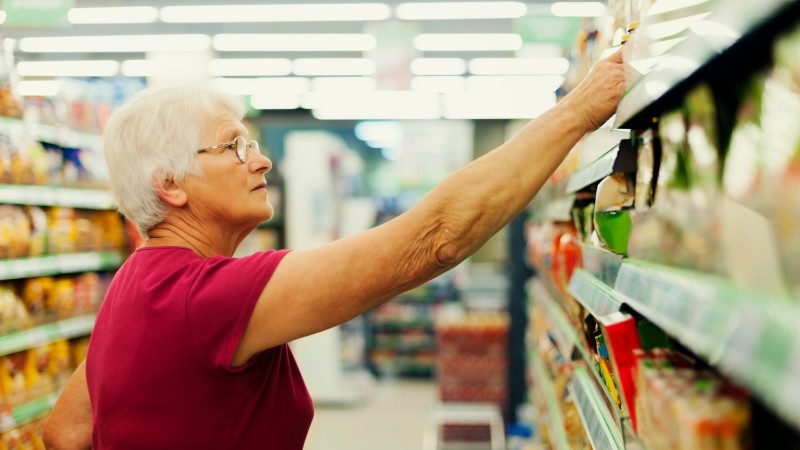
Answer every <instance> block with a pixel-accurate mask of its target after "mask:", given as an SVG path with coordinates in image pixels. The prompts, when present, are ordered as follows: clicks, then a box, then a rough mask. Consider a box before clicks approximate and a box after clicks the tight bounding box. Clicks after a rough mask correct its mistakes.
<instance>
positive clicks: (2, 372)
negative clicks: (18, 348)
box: [0, 352, 28, 406]
mask: <svg viewBox="0 0 800 450" xmlns="http://www.w3.org/2000/svg"><path fill="white" fill-rule="evenodd" d="M24 367H25V352H18V353H12V354H10V355H6V356H3V357H2V358H0V386H2V388H3V395H4V396H5V398H6V401H7V402H8V404H9V405H11V406H16V405H19V404H22V403H24V402H25V401H26V400H27V399H28V392H27V389H26V384H25V373H24V371H23V369H24Z"/></svg>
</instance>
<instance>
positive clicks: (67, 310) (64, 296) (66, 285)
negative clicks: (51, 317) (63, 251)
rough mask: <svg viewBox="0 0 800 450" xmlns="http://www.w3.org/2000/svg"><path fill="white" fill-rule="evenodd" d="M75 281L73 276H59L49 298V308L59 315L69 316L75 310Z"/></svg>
mask: <svg viewBox="0 0 800 450" xmlns="http://www.w3.org/2000/svg"><path fill="white" fill-rule="evenodd" d="M74 285H75V284H74V281H73V280H72V278H67V277H62V278H58V279H56V281H55V284H54V285H53V290H52V291H51V292H50V296H49V297H48V299H47V309H48V311H50V312H53V313H54V314H55V315H56V316H57V317H69V316H71V315H72V314H73V312H74V310H75V298H74V292H73V291H74Z"/></svg>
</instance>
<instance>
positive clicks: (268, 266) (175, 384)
mask: <svg viewBox="0 0 800 450" xmlns="http://www.w3.org/2000/svg"><path fill="white" fill-rule="evenodd" d="M285 254H286V251H268V252H262V253H256V254H255V255H252V256H248V257H245V258H227V257H212V258H208V259H204V258H202V257H201V256H199V255H198V254H196V253H195V252H193V251H192V250H189V249H186V248H182V247H145V248H140V249H139V250H136V251H135V252H134V253H133V255H131V257H130V258H128V260H127V261H126V262H125V264H124V265H123V266H122V267H121V268H120V270H119V271H118V272H117V274H116V276H115V277H114V280H113V281H112V283H111V288H110V289H109V291H108V294H107V295H106V299H105V301H104V302H103V305H102V307H101V308H100V312H99V313H98V315H97V323H96V324H95V328H94V331H93V333H92V338H91V342H90V344H89V354H88V356H87V360H86V376H87V380H88V384H89V396H90V398H91V402H92V414H93V418H94V424H93V431H92V446H93V448H94V449H95V450H123V449H170V450H174V449H193V450H199V449H213V450H220V449H237V450H245V449H259V450H261V449H274V450H301V449H302V448H303V443H304V441H305V438H306V435H307V433H308V428H309V427H310V426H311V419H312V417H313V415H314V408H313V405H312V403H311V397H310V396H309V394H308V390H307V389H306V386H305V383H304V382H303V378H302V376H301V375H300V371H299V369H298V368H297V364H296V363H295V360H294V357H293V356H292V352H291V351H290V350H289V346H288V345H286V344H283V345H279V346H277V347H274V348H271V349H269V350H266V351H264V352H262V353H261V354H260V355H258V356H257V357H255V358H253V359H252V360H251V361H249V362H248V363H247V364H245V365H244V366H242V367H238V368H236V369H232V368H231V367H230V361H231V358H232V357H233V353H234V351H235V350H236V347H237V346H238V344H239V341H240V340H241V337H242V335H243V334H244V330H245V327H246V326H247V322H248V321H249V319H250V315H251V314H252V311H253V308H254V307H255V304H256V301H257V300H258V297H259V295H260V294H261V292H262V291H263V289H264V286H266V284H267V282H268V281H269V279H270V277H271V276H272V274H273V272H274V271H275V268H276V267H277V265H278V263H279V262H280V261H281V259H282V258H283V256H284V255H285Z"/></svg>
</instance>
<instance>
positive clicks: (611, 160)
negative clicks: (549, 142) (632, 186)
mask: <svg viewBox="0 0 800 450" xmlns="http://www.w3.org/2000/svg"><path fill="white" fill-rule="evenodd" d="M614 172H625V173H632V172H636V150H635V149H634V148H633V144H632V143H631V141H630V139H623V140H622V141H620V143H619V145H617V146H615V147H614V148H612V149H611V150H609V151H607V152H606V153H604V154H603V155H602V156H601V157H599V158H597V159H596V160H594V161H593V162H591V163H589V164H588V165H586V166H584V167H581V168H580V169H578V170H577V171H575V173H574V174H572V176H570V177H569V182H568V183H567V193H568V194H572V193H575V192H578V191H580V190H581V189H583V188H586V187H588V186H590V185H592V184H594V183H596V182H598V181H600V180H602V179H603V178H605V177H607V176H609V175H611V174H612V173H614Z"/></svg>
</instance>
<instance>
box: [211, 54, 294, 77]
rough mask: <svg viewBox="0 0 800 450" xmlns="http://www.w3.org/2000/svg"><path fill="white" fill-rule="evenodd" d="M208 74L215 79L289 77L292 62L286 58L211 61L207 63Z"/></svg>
mask: <svg viewBox="0 0 800 450" xmlns="http://www.w3.org/2000/svg"><path fill="white" fill-rule="evenodd" d="M208 72H209V73H210V74H211V75H212V76H215V77H258V76H266V75H289V74H290V73H292V62H291V61H289V60H288V59H286V58H237V59H234V58H226V59H212V60H211V61H209V63H208Z"/></svg>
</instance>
